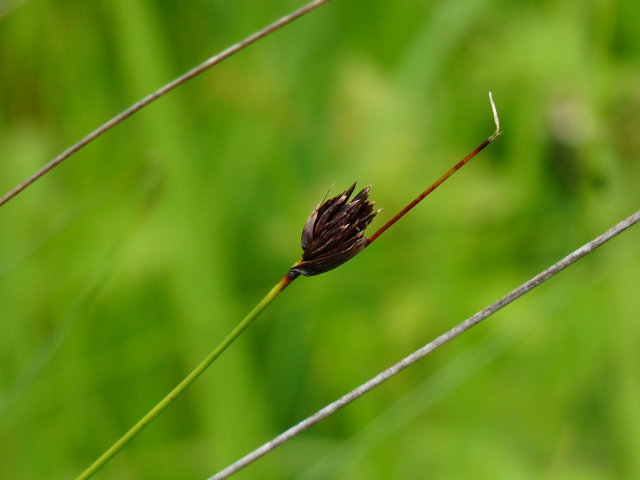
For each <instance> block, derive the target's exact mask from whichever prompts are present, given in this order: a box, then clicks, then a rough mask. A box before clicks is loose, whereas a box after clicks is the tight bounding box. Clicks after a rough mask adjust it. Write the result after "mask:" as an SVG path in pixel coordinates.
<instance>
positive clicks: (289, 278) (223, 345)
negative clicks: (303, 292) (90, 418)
mask: <svg viewBox="0 0 640 480" xmlns="http://www.w3.org/2000/svg"><path fill="white" fill-rule="evenodd" d="M295 278H296V275H290V274H287V275H285V276H284V277H283V278H282V280H280V281H279V282H278V283H277V284H276V285H275V286H274V287H273V288H272V289H271V291H269V293H267V294H266V295H265V297H264V298H263V299H262V300H260V302H259V303H258V304H257V305H256V306H255V307H254V308H253V310H251V311H250V312H249V314H248V315H247V316H246V317H244V318H243V319H242V321H241V322H240V323H238V325H236V327H235V328H234V329H233V330H232V331H231V333H229V335H227V337H226V338H225V339H224V340H222V342H220V343H219V344H218V346H217V347H216V348H215V349H214V350H213V351H212V352H211V353H210V354H209V355H207V357H206V358H205V359H204V360H202V362H200V364H199V365H198V366H197V367H196V368H195V369H193V371H192V372H191V373H190V374H189V375H187V376H186V377H185V378H184V380H182V381H181V382H180V383H179V384H178V385H177V386H176V387H175V388H174V389H173V390H171V392H169V394H167V396H165V397H164V398H163V399H162V400H160V402H158V404H157V405H156V406H155V407H153V408H152V409H151V410H149V412H147V414H146V415H145V416H144V417H142V418H141V419H140V420H139V421H138V423H136V424H135V425H134V426H133V427H131V429H129V431H128V432H127V433H125V434H124V435H123V436H122V437H120V439H119V440H118V441H117V442H116V443H114V444H113V445H112V446H111V447H110V448H109V449H108V450H107V451H106V452H104V453H103V454H102V455H101V456H100V457H98V459H97V460H96V461H95V462H93V463H92V464H91V465H90V466H89V467H88V468H87V469H86V470H85V471H84V472H82V473H81V474H80V475H79V476H78V477H77V478H76V480H85V479H87V478H89V477H91V476H92V475H93V474H94V473H96V472H97V471H98V470H100V468H102V466H104V465H105V464H106V463H107V462H108V461H109V460H111V458H113V457H114V456H115V455H116V454H117V453H118V452H119V451H120V450H121V449H122V448H123V447H124V446H125V445H126V444H127V443H129V441H130V440H131V439H133V438H134V437H135V436H136V435H138V433H140V432H141V431H142V429H143V428H144V427H146V426H147V425H148V424H149V423H151V421H153V420H154V419H155V418H156V417H157V416H158V415H160V413H162V411H163V410H164V409H165V408H167V407H168V406H169V405H170V404H171V402H173V401H174V400H175V399H176V398H177V397H178V396H179V395H180V394H181V393H182V392H184V391H185V390H186V388H187V387H188V386H189V385H191V384H192V383H193V381H194V380H195V379H196V378H198V377H199V376H200V375H201V374H202V372H204V371H205V370H206V369H207V368H208V367H209V365H211V364H212V363H213V362H214V361H215V360H216V359H217V358H218V357H219V356H220V355H221V354H222V352H224V351H225V350H226V349H227V347H228V346H229V345H231V344H232V343H233V341H234V340H235V339H236V338H238V336H240V334H241V333H242V332H243V331H244V330H245V329H246V328H247V327H248V326H249V325H251V323H252V322H253V321H254V320H255V319H256V317H257V316H258V315H260V313H262V311H263V310H264V309H265V308H267V306H268V305H269V304H270V303H271V302H273V300H275V298H276V297H277V296H278V295H279V294H280V293H282V291H283V290H284V289H285V288H287V287H288V286H289V284H290V283H291V282H293V280H295Z"/></svg>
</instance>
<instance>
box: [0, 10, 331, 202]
mask: <svg viewBox="0 0 640 480" xmlns="http://www.w3.org/2000/svg"><path fill="white" fill-rule="evenodd" d="M330 1H331V0H314V1H312V2H309V3H307V4H306V5H305V6H304V7H301V8H299V9H298V10H295V11H293V12H291V13H289V14H288V15H285V16H284V17H282V18H280V19H279V20H277V21H275V22H273V23H271V24H270V25H267V26H266V27H264V28H263V29H261V30H258V31H257V32H255V33H253V34H251V35H249V36H248V37H247V38H245V39H244V40H241V41H239V42H238V43H235V44H233V45H231V46H230V47H228V48H226V49H225V50H223V51H221V52H220V53H218V54H217V55H214V56H213V57H211V58H209V59H207V60H205V61H204V62H202V63H201V64H200V65H198V66H196V67H194V68H192V69H191V70H189V71H188V72H186V73H184V74H182V75H180V76H179V77H178V78H176V79H174V80H172V81H171V82H169V83H167V84H166V85H164V86H163V87H160V88H159V89H158V90H156V91H155V92H153V93H151V94H149V95H147V96H146V97H144V98H143V99H142V100H140V101H138V102H136V103H134V104H133V105H131V106H130V107H129V108H127V109H126V110H123V111H122V112H120V113H119V114H118V115H116V116H115V117H113V118H112V119H111V120H109V121H107V122H105V123H104V124H102V125H100V126H99V127H98V128H96V129H95V130H94V131H93V132H91V133H90V134H88V135H87V136H86V137H84V138H83V139H81V140H80V141H78V142H77V143H74V144H73V145H71V146H70V147H69V148H67V149H66V150H65V151H64V152H62V153H61V154H60V155H58V156H57V157H56V158H54V159H53V160H51V161H50V162H49V163H47V164H46V165H44V166H43V167H41V168H40V169H39V170H38V171H36V172H35V173H33V174H32V175H31V176H29V177H28V178H26V179H25V180H23V181H22V182H21V183H19V184H18V185H16V186H15V187H14V188H13V189H11V190H10V191H8V192H7V193H6V194H5V195H4V196H3V197H2V198H0V207H1V206H2V205H4V204H5V203H7V202H8V201H9V200H11V199H12V198H14V197H15V196H16V195H18V194H19V193H20V192H22V191H23V190H24V189H25V188H27V187H28V186H29V185H31V184H32V183H34V182H35V181H36V180H38V179H40V178H41V177H43V176H44V175H46V174H47V173H49V172H50V171H51V170H53V169H54V168H55V167H57V166H58V165H60V164H61V163H62V162H64V161H65V160H66V159H68V158H69V157H70V156H71V155H73V154H74V153H76V152H77V151H78V150H80V149H81V148H83V147H85V146H87V145H88V144H89V143H91V142H92V141H94V140H95V139H96V138H98V137H99V136H100V135H102V134H103V133H105V132H107V131H108V130H111V129H112V128H113V127H115V126H116V125H118V124H119V123H120V122H122V121H123V120H125V119H126V118H129V117H130V116H131V115H133V114H134V113H136V112H137V111H138V110H141V109H142V108H144V107H146V106H147V105H149V104H150V103H152V102H154V101H155V100H157V99H158V98H160V97H162V96H163V95H165V94H166V93H169V92H170V91H171V90H173V89H174V88H176V87H178V86H180V85H182V84H183V83H185V82H186V81H187V80H191V79H192V78H193V77H196V76H198V75H200V74H201V73H202V72H204V71H206V70H208V69H210V68H211V67H213V66H214V65H217V64H218V63H220V62H222V61H223V60H226V59H227V58H229V57H230V56H232V55H234V54H236V53H238V52H239V51H240V50H243V49H245V48H247V47H248V46H249V45H251V44H252V43H255V42H257V41H258V40H260V39H261V38H263V37H266V36H267V35H270V34H271V33H273V32H275V31H276V30H279V29H280V28H282V27H284V26H285V25H287V24H289V23H291V22H293V21H294V20H296V19H298V18H300V17H302V16H303V15H305V14H307V13H309V12H311V11H312V10H315V9H316V8H318V7H319V6H321V5H324V4H325V3H328V2H330Z"/></svg>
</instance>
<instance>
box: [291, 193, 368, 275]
mask: <svg viewBox="0 0 640 480" xmlns="http://www.w3.org/2000/svg"><path fill="white" fill-rule="evenodd" d="M355 188H356V184H355V183H354V184H353V185H351V187H350V188H349V189H348V190H346V191H345V192H343V193H342V194H340V195H338V196H336V197H333V198H330V199H329V200H327V201H324V202H322V203H321V204H320V205H318V206H317V207H316V208H315V210H314V211H313V212H312V213H311V216H310V217H309V220H307V223H306V224H305V226H304V229H303V230H302V251H303V254H302V259H301V260H300V262H298V263H296V264H295V265H294V266H293V267H291V270H290V274H293V275H298V274H300V275H306V276H308V277H310V276H311V275H318V274H320V273H324V272H326V271H329V270H331V269H334V268H336V267H337V266H339V265H342V264H343V263H344V262H346V261H347V260H349V259H350V258H352V257H353V256H355V255H356V254H358V253H359V252H361V251H362V250H363V249H364V248H365V247H366V246H367V239H366V237H365V236H364V230H365V229H366V228H367V226H368V225H369V224H370V223H371V220H373V217H375V216H376V215H377V214H378V212H379V211H380V210H377V211H374V210H373V203H372V202H369V201H368V197H369V190H370V189H371V185H369V186H368V187H366V188H363V189H362V190H361V191H360V193H358V194H357V195H356V196H355V197H353V200H351V201H350V200H349V197H351V194H352V193H353V191H354V189H355Z"/></svg>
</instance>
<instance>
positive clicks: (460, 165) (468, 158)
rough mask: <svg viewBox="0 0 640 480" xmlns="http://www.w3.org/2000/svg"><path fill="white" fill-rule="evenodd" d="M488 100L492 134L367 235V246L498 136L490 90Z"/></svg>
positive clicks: (495, 111) (498, 124) (496, 120)
mask: <svg viewBox="0 0 640 480" xmlns="http://www.w3.org/2000/svg"><path fill="white" fill-rule="evenodd" d="M489 101H490V102H491V110H492V112H493V120H494V122H495V124H496V131H495V132H494V134H493V135H491V136H490V137H489V138H487V139H486V140H485V141H484V142H482V143H481V144H480V145H478V146H477V147H476V148H475V149H473V150H472V151H471V152H470V153H469V154H468V155H467V156H466V157H464V158H463V159H462V160H460V161H459V162H458V163H456V164H455V165H454V166H453V167H451V168H450V169H449V170H447V171H446V172H445V173H444V174H443V175H442V176H441V177H440V178H438V179H437V180H436V181H435V182H433V183H432V184H431V185H430V186H429V187H428V188H427V189H426V190H425V191H424V192H422V193H421V194H420V195H418V196H417V197H416V198H415V200H413V201H412V202H411V203H410V204H409V205H407V206H406V207H404V208H403V209H402V210H400V212H398V213H397V214H396V215H395V216H394V217H393V218H392V219H391V220H389V221H388V222H387V223H385V224H384V225H383V226H382V227H380V228H379V229H378V230H377V231H376V232H375V233H374V234H373V235H371V237H369V241H368V243H367V246H368V245H371V244H372V243H373V242H374V241H375V239H376V238H378V237H379V236H380V235H382V234H383V233H384V232H385V231H386V230H387V229H388V228H389V227H390V226H391V225H393V224H394V223H396V222H397V221H398V220H400V219H401V218H402V217H404V216H405V214H406V213H407V212H408V211H409V210H411V209H412V208H413V207H415V206H416V205H417V204H418V203H420V202H421V201H422V200H424V198H425V197H426V196H427V195H429V194H430V193H431V192H433V191H434V190H435V189H436V188H438V187H439V186H440V185H442V184H443V183H444V181H445V180H446V179H447V178H449V177H450V176H451V175H453V174H454V173H456V172H457V171H458V170H460V169H461V168H462V167H464V166H465V164H467V162H469V160H471V159H472V158H473V157H475V156H476V155H477V154H478V153H480V152H481V151H482V150H484V148H485V147H486V146H487V145H489V144H490V143H491V142H493V141H494V140H495V139H496V138H497V137H498V135H500V134H501V133H502V131H501V130H500V118H499V117H498V110H497V109H496V104H495V103H494V101H493V95H491V92H489Z"/></svg>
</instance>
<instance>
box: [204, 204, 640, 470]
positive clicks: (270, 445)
mask: <svg viewBox="0 0 640 480" xmlns="http://www.w3.org/2000/svg"><path fill="white" fill-rule="evenodd" d="M639 221H640V211H637V212H636V213H634V214H632V215H630V216H629V217H627V218H625V219H624V220H622V221H621V222H620V223H618V224H617V225H615V226H614V227H612V228H610V229H609V230H607V231H606V232H604V233H603V234H602V235H600V236H598V237H596V238H594V239H593V240H591V241H590V242H588V243H586V244H585V245H583V246H582V247H580V248H579V249H577V250H575V251H574V252H572V253H570V254H569V255H567V256H566V257H564V258H563V259H562V260H560V261H559V262H557V263H555V264H553V265H552V266H550V267H549V268H547V269H546V270H545V271H543V272H541V273H539V274H538V275H536V276H535V277H533V278H531V279H530V280H528V281H526V282H525V283H523V284H522V285H520V286H519V287H518V288H516V289H515V290H512V291H511V292H509V293H508V294H507V295H505V296H504V297H502V298H501V299H499V300H497V301H496V302H494V303H492V304H491V305H489V306H488V307H486V308H484V309H483V310H480V311H479V312H478V313H476V314H475V315H473V316H472V317H469V318H468V319H467V320H465V321H464V322H462V323H460V324H458V325H456V326H455V327H453V328H452V329H451V330H449V331H448V332H446V333H443V334H442V335H440V336H439V337H438V338H436V339H435V340H432V341H431V342H429V343H427V344H426V345H424V346H423V347H421V348H419V349H418V350H416V351H415V352H413V353H412V354H410V355H408V356H406V357H405V358H403V359H402V360H400V361H399V362H397V363H395V364H393V365H392V366H391V367H389V368H387V369H386V370H384V371H382V372H380V373H379V374H377V375H376V376H375V377H373V378H371V379H370V380H368V381H367V382H365V383H363V384H362V385H360V386H358V387H356V388H355V389H353V390H352V391H350V392H349V393H347V394H346V395H343V396H342V397H340V398H339V399H338V400H336V401H334V402H332V403H330V404H329V405H327V406H326V407H324V408H322V409H320V410H318V411H317V412H316V413H314V414H313V415H311V416H309V417H307V418H305V419H304V420H302V421H301V422H300V423H298V424H297V425H295V426H293V427H291V428H290V429H288V430H286V431H284V432H283V433H281V434H280V435H278V436H277V437H275V438H273V439H272V440H270V441H268V442H266V443H265V444H263V445H262V446H260V447H258V448H256V449H255V450H253V451H252V452H250V453H248V454H247V455H245V456H244V457H242V458H240V459H239V460H237V461H236V462H234V463H232V464H231V465H229V466H228V467H226V468H224V469H223V470H220V471H219V472H218V473H216V474H215V475H214V476H212V477H210V478H209V479H208V480H223V479H225V478H228V477H230V476H231V475H233V474H234V473H237V472H238V471H240V470H242V469H243V468H245V467H246V466H248V465H250V464H252V463H253V462H255V461H256V460H258V459H259V458H260V457H262V456H264V455H266V454H267V453H269V452H271V451H272V450H275V449H276V448H277V447H279V446H280V445H282V444H283V443H285V442H286V441H288V440H291V439H292V438H293V437H295V436H296V435H299V434H300V433H302V432H304V431H305V430H306V429H308V428H309V427H311V426H313V425H315V424H316V423H318V422H320V421H322V420H324V419H325V418H327V417H329V416H330V415H333V414H334V413H335V412H337V411H338V410H340V409H341V408H342V407H345V406H346V405H348V404H349V403H351V402H353V401H354V400H356V399H357V398H359V397H361V396H362V395H364V394H365V393H367V392H369V391H371V390H373V389H374V388H375V387H377V386H379V385H381V384H382V383H384V382H385V381H387V380H388V379H390V378H391V377H393V376H394V375H396V374H397V373H399V372H401V371H402V370H404V369H405V368H407V367H409V366H411V365H413V364H414V363H416V362H417V361H418V360H420V359H422V358H424V357H425V356H427V355H428V354H430V353H431V352H433V351H434V350H436V349H437V348H439V347H441V346H442V345H444V344H445V343H447V342H448V341H450V340H453V339H454V338H456V337H457V336H459V335H461V334H463V333H464V332H466V331H467V330H469V329H470V328H472V327H474V326H475V325H477V324H479V323H480V322H482V321H483V320H485V319H487V318H488V317H490V316H491V315H493V314H494V313H496V312H497V311H498V310H500V309H502V308H503V307H505V306H507V305H508V304H510V303H511V302H513V301H514V300H517V299H518V298H520V297H522V296H523V295H524V294H526V293H527V292H530V291H531V290H533V289H534V288H535V287H537V286H538V285H540V284H541V283H543V282H546V281H547V280H549V279H550V278H551V277H553V276H554V275H555V274H557V273H559V272H560V271H562V270H564V269H565V268H567V267H568V266H570V265H572V264H574V263H575V262H577V261H578V260H580V259H581V258H583V257H584V256H585V255H588V254H589V253H591V252H593V251H594V250H595V249H596V248H598V247H600V246H601V245H603V244H605V243H606V242H608V241H609V240H611V239H612V238H614V237H615V236H617V235H619V234H620V233H622V232H624V231H625V230H626V229H628V228H629V227H631V226H632V225H634V224H636V223H638V222H639Z"/></svg>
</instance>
